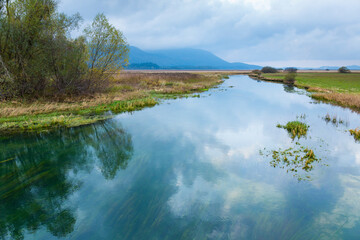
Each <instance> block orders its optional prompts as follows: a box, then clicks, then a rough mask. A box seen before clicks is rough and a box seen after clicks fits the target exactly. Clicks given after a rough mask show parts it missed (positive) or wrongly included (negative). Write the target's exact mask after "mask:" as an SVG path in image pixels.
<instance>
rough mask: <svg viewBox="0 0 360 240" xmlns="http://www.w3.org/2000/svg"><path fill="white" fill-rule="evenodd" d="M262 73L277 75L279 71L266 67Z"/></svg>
mask: <svg viewBox="0 0 360 240" xmlns="http://www.w3.org/2000/svg"><path fill="white" fill-rule="evenodd" d="M261 72H262V73H277V72H278V70H277V69H276V68H273V67H269V66H266V67H263V68H262V69H261Z"/></svg>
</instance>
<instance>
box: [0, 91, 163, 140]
mask: <svg viewBox="0 0 360 240" xmlns="http://www.w3.org/2000/svg"><path fill="white" fill-rule="evenodd" d="M157 103H158V102H157V101H156V100H155V99H154V98H152V97H148V98H143V99H136V100H129V101H115V102H113V103H111V104H102V105H99V106H95V107H90V108H87V109H83V110H74V111H68V112H53V113H47V114H37V115H23V116H17V117H8V118H6V117H3V118H0V133H6V134H9V133H17V132H32V131H36V132H41V131H48V130H50V129H54V128H59V127H77V126H82V125H88V124H92V123H95V122H97V121H101V120H105V119H109V118H111V117H112V115H111V114H106V113H107V112H109V111H111V112H112V113H122V112H132V111H137V110H141V109H143V108H145V107H152V106H155V105H156V104H157Z"/></svg>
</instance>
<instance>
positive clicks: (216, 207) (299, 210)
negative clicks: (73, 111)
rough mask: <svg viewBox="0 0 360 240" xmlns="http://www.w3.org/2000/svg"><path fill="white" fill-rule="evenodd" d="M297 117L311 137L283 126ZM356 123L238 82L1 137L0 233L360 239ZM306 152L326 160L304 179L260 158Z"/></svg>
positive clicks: (267, 87)
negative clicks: (98, 118)
mask: <svg viewBox="0 0 360 240" xmlns="http://www.w3.org/2000/svg"><path fill="white" fill-rule="evenodd" d="M326 114H329V115H331V116H337V118H341V119H342V120H343V123H342V124H332V123H331V122H326V121H325V120H324V117H325V116H326ZM297 119H298V120H300V121H303V122H305V123H307V124H308V125H310V129H309V132H308V134H307V136H306V137H305V138H301V139H299V140H294V141H293V140H292V139H291V138H290V137H289V135H288V133H287V132H286V131H285V130H284V129H280V128H277V127H276V125H277V124H278V123H280V124H286V123H287V122H288V121H293V120H297ZM359 126H360V118H359V115H357V114H355V113H352V112H351V111H350V110H346V109H343V108H340V107H334V106H331V105H327V104H319V103H316V102H314V101H313V100H311V98H309V97H308V96H307V95H306V93H305V92H304V91H302V90H299V89H296V88H295V89H294V88H292V87H287V86H283V85H281V84H273V83H266V82H257V81H254V80H252V79H250V78H248V77H247V76H233V77H231V78H230V79H229V80H226V82H225V83H224V84H222V85H221V86H220V87H219V88H216V89H212V90H210V91H209V92H205V93H202V94H201V97H200V98H188V99H178V100H169V101H165V102H164V103H163V104H161V105H158V106H156V107H153V108H148V109H144V110H142V111H139V112H135V113H132V114H122V115H119V116H117V117H115V118H114V119H113V120H109V121H105V122H101V123H98V124H94V125H91V126H86V127H80V128H74V129H62V130H58V131H54V132H51V133H44V134H35V135H34V134H30V135H29V134H26V135H25V134H24V135H21V136H15V137H11V138H4V139H2V140H0V238H3V239H36V240H41V239H44V240H45V239H86V240H88V239H274V240H275V239H358V236H360V201H359V199H360V144H359V143H357V142H355V140H354V138H353V137H351V136H350V134H349V133H348V132H346V130H348V129H351V128H356V127H359ZM298 145H301V146H305V147H307V148H309V149H313V150H314V152H315V154H316V156H317V157H319V158H321V162H319V163H315V164H314V168H313V170H312V171H309V172H305V171H301V169H300V171H299V172H298V176H294V174H293V173H292V172H287V171H286V170H287V169H286V168H284V169H282V168H279V167H275V168H274V167H272V166H271V165H270V162H271V160H272V158H271V156H269V157H266V156H262V155H261V154H259V150H262V149H264V148H265V151H272V150H275V149H287V148H291V147H296V146H298ZM299 176H300V177H306V178H305V180H302V179H301V178H299ZM307 177H308V178H307Z"/></svg>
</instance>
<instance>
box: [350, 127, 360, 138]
mask: <svg viewBox="0 0 360 240" xmlns="http://www.w3.org/2000/svg"><path fill="white" fill-rule="evenodd" d="M349 132H350V134H351V136H354V138H355V140H356V141H360V128H356V129H350V130H349Z"/></svg>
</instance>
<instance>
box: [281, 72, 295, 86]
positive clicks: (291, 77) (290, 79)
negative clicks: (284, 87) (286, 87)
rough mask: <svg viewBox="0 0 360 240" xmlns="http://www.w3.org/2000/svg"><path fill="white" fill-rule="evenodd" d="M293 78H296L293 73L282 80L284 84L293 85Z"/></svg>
mask: <svg viewBox="0 0 360 240" xmlns="http://www.w3.org/2000/svg"><path fill="white" fill-rule="evenodd" d="M295 78H296V73H295V72H289V73H287V74H286V75H285V77H284V80H285V83H290V84H294V83H295Z"/></svg>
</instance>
